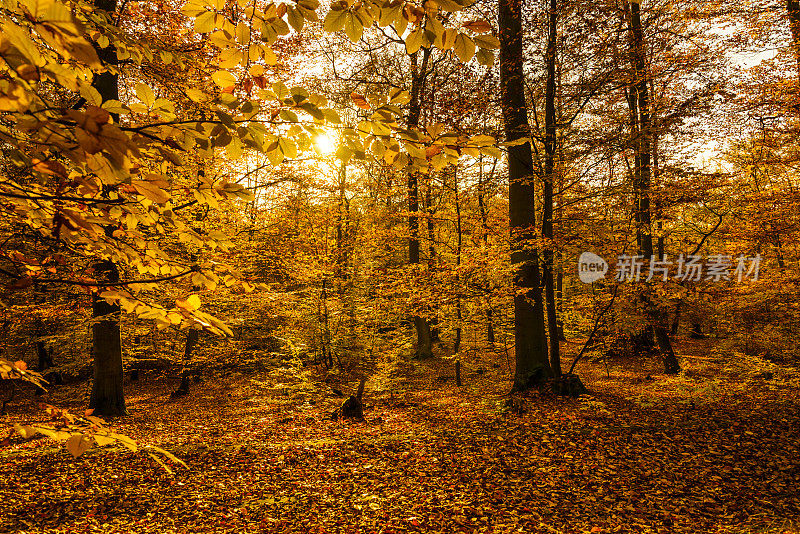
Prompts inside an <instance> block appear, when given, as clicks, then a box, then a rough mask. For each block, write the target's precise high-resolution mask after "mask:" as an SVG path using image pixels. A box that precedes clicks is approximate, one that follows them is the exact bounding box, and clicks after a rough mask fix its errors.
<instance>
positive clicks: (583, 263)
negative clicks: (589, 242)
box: [578, 252, 608, 284]
mask: <svg viewBox="0 0 800 534" xmlns="http://www.w3.org/2000/svg"><path fill="white" fill-rule="evenodd" d="M607 272H608V263H607V262H606V260H604V259H603V258H601V257H600V256H598V255H597V254H593V253H592V252H584V253H583V254H581V257H580V258H578V276H579V277H580V279H581V282H583V283H584V284H591V283H592V282H596V281H598V280H600V279H601V278H605V276H606V273H607Z"/></svg>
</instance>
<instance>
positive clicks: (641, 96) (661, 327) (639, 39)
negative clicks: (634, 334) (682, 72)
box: [626, 2, 680, 374]
mask: <svg viewBox="0 0 800 534" xmlns="http://www.w3.org/2000/svg"><path fill="white" fill-rule="evenodd" d="M626 7H627V8H628V12H629V13H630V57H631V63H632V64H633V70H634V75H635V79H634V80H633V84H632V87H631V89H632V94H631V95H630V98H629V103H630V104H631V118H632V121H631V122H632V124H631V130H632V131H631V133H632V135H633V148H634V153H635V166H634V190H635V192H636V217H635V219H636V237H637V242H638V243H639V253H640V254H641V255H642V256H644V257H645V258H646V259H652V258H653V236H652V229H651V214H650V192H651V191H650V185H651V184H650V172H651V169H650V161H651V160H650V158H651V146H652V127H651V113H650V98H649V92H648V82H647V64H646V52H645V43H644V31H643V29H642V20H641V14H640V8H639V4H638V3H635V2H631V3H626ZM649 292H650V290H649V288H646V289H645V294H644V300H645V308H646V314H647V318H648V320H649V322H650V324H651V325H652V327H653V332H654V334H655V339H656V342H657V343H658V348H659V350H660V351H661V357H662V359H663V363H664V372H665V373H667V374H675V373H677V372H679V371H680V365H679V364H678V360H677V358H676V357H675V352H674V351H673V350H672V343H671V342H670V339H669V331H668V330H667V327H666V324H665V323H666V319H667V317H666V314H665V313H664V312H663V311H660V310H659V309H658V307H657V305H656V304H654V303H653V302H652V297H651V295H650V294H649Z"/></svg>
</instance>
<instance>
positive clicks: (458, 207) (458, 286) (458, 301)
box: [453, 167, 463, 385]
mask: <svg viewBox="0 0 800 534" xmlns="http://www.w3.org/2000/svg"><path fill="white" fill-rule="evenodd" d="M453 191H454V194H455V204H456V234H457V240H456V314H457V315H456V341H455V343H454V344H453V352H454V353H458V351H460V350H461V323H462V321H463V315H462V311H461V279H460V275H459V274H458V273H459V267H460V266H461V247H462V244H463V243H462V237H461V199H460V198H459V194H458V168H457V167H453ZM459 385H461V384H459Z"/></svg>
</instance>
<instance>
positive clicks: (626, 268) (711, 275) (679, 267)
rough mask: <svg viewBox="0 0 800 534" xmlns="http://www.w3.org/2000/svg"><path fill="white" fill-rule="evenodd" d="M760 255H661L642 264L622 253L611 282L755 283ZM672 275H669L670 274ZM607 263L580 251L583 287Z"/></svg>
mask: <svg viewBox="0 0 800 534" xmlns="http://www.w3.org/2000/svg"><path fill="white" fill-rule="evenodd" d="M760 265H761V255H759V254H756V255H755V256H745V255H743V254H740V255H739V256H737V257H735V258H734V257H733V256H730V255H727V254H712V255H710V256H707V257H706V258H705V261H704V258H703V257H702V256H699V255H696V254H689V255H686V256H684V255H683V254H681V255H679V256H678V257H677V259H676V260H675V261H672V260H670V259H669V256H666V255H665V256H664V258H663V259H661V258H657V257H656V256H650V261H649V262H647V263H645V259H644V256H641V255H637V256H631V255H628V254H623V255H621V256H617V264H616V271H615V273H614V279H615V280H617V281H618V282H638V281H640V280H641V279H642V278H644V279H645V280H646V281H648V282H649V281H650V280H652V279H654V278H659V279H661V280H662V281H664V282H666V281H667V280H669V279H672V280H678V281H690V282H700V281H703V280H706V281H712V282H721V281H730V280H736V282H738V283H741V281H742V280H744V279H747V278H749V279H751V280H758V275H759V267H760ZM673 267H674V272H675V275H674V276H671V274H672V272H673ZM607 272H608V263H607V262H606V261H605V260H604V259H603V258H601V257H600V256H598V255H597V254H594V253H592V252H584V253H583V254H581V256H580V258H578V276H579V277H580V279H581V282H583V283H584V284H591V283H592V282H596V281H598V280H600V279H601V278H605V276H606V273H607Z"/></svg>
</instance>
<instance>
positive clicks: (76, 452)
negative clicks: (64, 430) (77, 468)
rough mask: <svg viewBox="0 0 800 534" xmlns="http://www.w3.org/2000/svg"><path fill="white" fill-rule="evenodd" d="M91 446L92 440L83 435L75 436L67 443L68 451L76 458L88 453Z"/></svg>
mask: <svg viewBox="0 0 800 534" xmlns="http://www.w3.org/2000/svg"><path fill="white" fill-rule="evenodd" d="M91 446H92V438H90V437H88V436H84V435H83V434H73V435H72V436H70V438H69V439H68V440H67V443H66V447H67V450H68V451H69V453H70V454H71V455H72V456H73V457H74V458H77V457H78V456H80V455H81V454H83V453H84V452H86V451H88V450H89V449H90V448H91Z"/></svg>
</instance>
